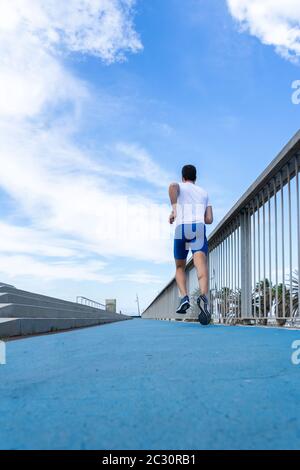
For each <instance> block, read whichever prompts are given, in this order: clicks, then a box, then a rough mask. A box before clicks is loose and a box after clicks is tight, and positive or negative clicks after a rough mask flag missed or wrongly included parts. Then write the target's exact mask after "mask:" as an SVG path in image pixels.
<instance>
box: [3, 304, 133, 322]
mask: <svg viewBox="0 0 300 470" xmlns="http://www.w3.org/2000/svg"><path fill="white" fill-rule="evenodd" d="M0 318H80V319H82V318H87V319H92V318H93V319H103V320H104V319H107V320H115V321H117V320H122V319H126V318H128V317H126V316H125V315H119V314H117V313H110V312H107V311H105V310H98V309H91V311H87V310H86V309H83V310H81V309H74V308H70V309H67V308H66V307H65V306H63V308H61V307H57V306H51V307H43V306H38V305H23V304H12V303H9V304H0Z"/></svg>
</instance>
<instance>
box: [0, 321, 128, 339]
mask: <svg viewBox="0 0 300 470" xmlns="http://www.w3.org/2000/svg"><path fill="white" fill-rule="evenodd" d="M122 320H128V317H124V318H123V319H122ZM115 321H120V319H118V320H115V319H113V318H98V319H96V318H47V319H45V318H1V319H0V339H6V338H11V337H14V336H28V335H36V334H42V333H52V332H59V331H63V330H70V329H74V328H85V327H88V326H97V325H103V324H105V323H113V322H115Z"/></svg>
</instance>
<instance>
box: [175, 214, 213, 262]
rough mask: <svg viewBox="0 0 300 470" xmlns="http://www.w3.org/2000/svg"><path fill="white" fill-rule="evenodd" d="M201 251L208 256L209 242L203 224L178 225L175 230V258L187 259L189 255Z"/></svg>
mask: <svg viewBox="0 0 300 470" xmlns="http://www.w3.org/2000/svg"><path fill="white" fill-rule="evenodd" d="M189 250H192V253H193V254H194V253H197V252H199V251H201V252H202V253H204V254H206V255H207V254H208V242H207V238H206V227H205V224H202V223H193V224H183V225H178V226H177V227H176V230H175V238H174V258H175V259H180V260H183V259H186V258H187V255H188V253H189Z"/></svg>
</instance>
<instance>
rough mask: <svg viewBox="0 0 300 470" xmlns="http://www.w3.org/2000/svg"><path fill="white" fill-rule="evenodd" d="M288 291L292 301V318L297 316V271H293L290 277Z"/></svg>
mask: <svg viewBox="0 0 300 470" xmlns="http://www.w3.org/2000/svg"><path fill="white" fill-rule="evenodd" d="M290 291H292V299H293V318H295V317H297V316H299V273H298V269H295V271H294V272H293V276H292V283H291V285H290Z"/></svg>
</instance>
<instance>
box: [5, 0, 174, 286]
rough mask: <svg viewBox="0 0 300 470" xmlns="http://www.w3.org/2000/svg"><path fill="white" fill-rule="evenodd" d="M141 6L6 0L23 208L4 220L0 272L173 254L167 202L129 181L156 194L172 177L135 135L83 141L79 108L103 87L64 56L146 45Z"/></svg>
mask: <svg viewBox="0 0 300 470" xmlns="http://www.w3.org/2000/svg"><path fill="white" fill-rule="evenodd" d="M134 4H135V2H134V1H133V0H70V1H68V2H59V1H57V0H56V1H54V0H3V1H2V2H1V7H0V8H1V15H0V167H1V172H0V188H1V189H2V190H4V191H5V192H6V194H7V195H8V197H9V198H10V199H11V200H12V201H13V204H14V208H15V211H14V213H11V214H10V218H9V222H4V221H2V222H1V224H0V231H1V233H0V273H2V275H6V276H9V277H10V278H13V277H20V276H26V275H29V276H31V277H36V278H38V277H40V278H45V279H72V280H77V281H78V280H98V281H103V282H110V281H112V280H114V281H115V280H116V279H118V275H117V273H115V275H114V277H113V278H112V276H110V274H109V273H108V272H107V270H105V273H104V272H102V270H103V267H104V264H103V259H105V258H107V257H118V259H120V257H132V258H134V259H140V260H146V261H154V262H161V261H166V260H167V259H168V248H169V241H168V235H169V228H168V226H167V224H166V220H167V213H168V209H167V208H166V207H162V208H160V207H158V206H156V205H155V204H154V203H153V200H154V198H153V199H152V198H151V197H149V196H147V195H146V193H145V194H144V193H143V191H140V192H139V193H138V192H137V191H136V188H132V185H129V184H128V181H129V180H132V178H135V179H136V181H137V182H140V183H142V184H144V183H147V184H150V185H152V186H154V188H155V191H154V192H153V196H156V195H157V190H161V188H162V186H163V185H164V184H165V183H166V182H167V179H168V178H167V175H166V174H165V173H164V172H162V171H161V170H160V168H159V165H157V164H156V163H154V161H153V159H152V158H151V155H149V154H148V153H147V152H146V151H145V150H144V149H143V148H141V147H140V146H138V145H137V144H127V143H122V144H117V145H112V146H111V148H109V149H108V148H102V149H100V151H99V154H97V155H95V154H93V153H91V152H89V151H86V150H83V149H81V148H80V146H79V145H78V143H77V135H80V128H79V129H77V127H76V123H77V116H78V115H80V114H82V113H84V110H85V104H86V102H87V101H88V100H92V99H93V96H92V93H91V92H90V88H89V85H88V83H85V82H83V81H82V80H80V79H78V77H76V76H75V75H74V74H73V73H71V71H70V70H68V69H67V68H66V66H65V64H64V57H65V54H66V53H67V52H72V53H82V54H92V55H95V56H97V57H99V58H100V59H102V60H103V61H105V62H108V63H110V62H113V61H119V60H123V59H124V57H125V54H126V53H127V52H137V51H139V50H140V49H141V47H142V46H141V43H140V41H139V38H138V36H137V34H136V32H135V31H134V28H133V13H132V8H133V6H134ZM103 112H104V113H105V110H103ZM70 123H72V124H71V125H70ZM24 219H25V220H26V227H24V226H22V222H20V220H21V221H22V220H24ZM23 223H24V222H23ZM162 226H163V227H164V229H163V237H162V238H161V227H162ZM141 228H142V230H141ZM149 237H150V239H149ZM149 243H150V244H151V249H149ZM42 258H44V259H42ZM90 259H94V260H95V261H93V262H91V261H90ZM120 276H121V277H119V278H122V274H120ZM128 276H129V277H127V280H130V279H131V280H132V282H133V281H134V280H135V279H136V277H135V276H134V273H133V274H132V275H131V274H130V273H128ZM123 279H124V276H123ZM139 279H140V282H141V281H142V280H143V282H146V281H147V279H149V278H147V276H146V274H145V273H144V274H143V276H140V277H139Z"/></svg>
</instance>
